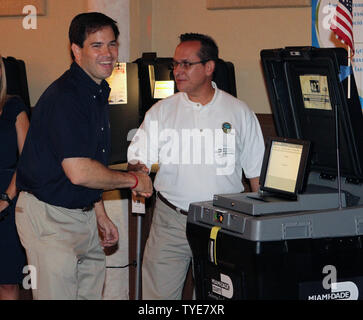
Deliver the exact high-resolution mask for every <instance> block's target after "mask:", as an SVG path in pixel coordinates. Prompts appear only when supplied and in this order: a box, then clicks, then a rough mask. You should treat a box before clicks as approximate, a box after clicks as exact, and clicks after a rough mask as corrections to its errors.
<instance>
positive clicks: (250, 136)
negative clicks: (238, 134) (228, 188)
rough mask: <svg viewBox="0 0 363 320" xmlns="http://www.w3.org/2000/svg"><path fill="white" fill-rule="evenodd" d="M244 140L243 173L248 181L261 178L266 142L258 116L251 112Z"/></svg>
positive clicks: (246, 123)
mask: <svg viewBox="0 0 363 320" xmlns="http://www.w3.org/2000/svg"><path fill="white" fill-rule="evenodd" d="M242 140H243V142H242V145H243V146H244V147H243V152H242V156H241V164H242V168H243V171H244V173H245V175H246V177H247V178H248V179H250V178H255V177H259V176H260V174H261V168H262V161H263V156H264V152H265V142H264V139H263V135H262V131H261V127H260V123H259V122H258V119H257V117H256V115H255V114H254V113H253V112H252V111H250V110H248V112H246V117H245V131H244V137H242Z"/></svg>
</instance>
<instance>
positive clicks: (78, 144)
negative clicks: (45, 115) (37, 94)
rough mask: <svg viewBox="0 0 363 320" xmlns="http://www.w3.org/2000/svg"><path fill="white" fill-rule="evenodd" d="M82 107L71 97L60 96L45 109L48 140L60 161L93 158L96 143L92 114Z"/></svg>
mask: <svg viewBox="0 0 363 320" xmlns="http://www.w3.org/2000/svg"><path fill="white" fill-rule="evenodd" d="M84 107H85V106H84V105H83V104H82V105H81V104H80V102H79V101H77V99H76V98H75V97H73V96H72V95H61V96H60V97H59V98H58V99H57V101H56V102H54V104H53V105H51V106H49V108H47V109H49V110H47V112H49V113H50V114H49V125H48V129H49V130H48V134H49V140H50V143H51V148H52V149H53V151H54V152H55V154H56V156H57V157H58V159H59V160H60V161H62V160H63V159H65V158H92V157H94V153H95V150H96V141H95V138H94V132H92V130H93V131H95V130H96V128H93V129H92V122H91V117H92V112H90V110H88V109H87V108H84ZM82 108H83V109H82Z"/></svg>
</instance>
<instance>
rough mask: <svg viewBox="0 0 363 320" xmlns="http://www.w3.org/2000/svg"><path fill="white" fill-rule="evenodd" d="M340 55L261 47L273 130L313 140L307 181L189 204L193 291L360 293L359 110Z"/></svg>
mask: <svg viewBox="0 0 363 320" xmlns="http://www.w3.org/2000/svg"><path fill="white" fill-rule="evenodd" d="M346 56H347V55H346V52H345V50H344V49H340V48H333V49H316V48H312V47H294V48H285V49H271V50H262V51H261V59H262V65H263V71H264V76H265V80H266V87H267V91H268V95H269V99H270V103H271V109H272V112H273V117H274V122H275V126H276V131H277V134H278V135H279V136H280V137H281V138H282V139H286V140H287V142H288V143H289V144H290V143H292V142H293V141H294V140H304V141H309V142H310V155H309V163H308V165H307V169H306V175H307V177H308V179H307V180H306V187H304V188H301V191H300V192H298V193H297V194H296V197H295V198H290V199H280V198H279V196H278V195H273V197H271V198H274V199H273V200H272V199H269V197H265V196H264V192H263V190H261V192H259V193H236V194H219V195H214V199H213V201H205V202H198V203H192V204H191V205H190V208H189V215H188V220H187V238H188V241H189V244H190V247H191V249H192V253H193V260H194V262H193V264H194V274H195V283H196V295H197V299H217V300H218V299H269V300H270V299H284V300H286V299H294V300H297V299H302V300H333V299H353V300H355V299H363V269H362V267H363V246H362V236H363V202H362V199H363V186H362V182H363V180H362V178H363V175H362V173H363V171H362V166H363V144H362V142H363V140H362V139H363V135H362V134H361V130H362V128H363V119H362V112H361V107H360V103H359V98H358V94H357V90H356V85H355V80H354V76H353V75H350V80H349V81H350V90H351V91H350V92H349V93H348V91H347V90H348V85H347V81H348V79H347V78H346V76H347V74H349V72H347V71H349V70H347V69H346V64H347V60H346ZM344 74H345V75H344ZM272 140H273V139H272ZM280 140H281V139H280ZM267 141H269V139H268V140H267ZM281 141H282V140H281ZM280 159H281V158H280ZM338 159H339V160H340V162H338ZM265 160H266V161H269V160H270V159H267V158H266V154H265V158H264V166H265V165H266V163H265ZM284 161H285V160H284ZM339 163H340V164H341V165H340V167H339ZM286 164H287V163H286ZM277 167H279V166H277ZM339 168H340V171H339V170H338V169H339ZM265 171H266V170H265ZM280 171H281V170H279V172H275V173H274V172H272V174H271V175H272V176H273V178H274V179H275V178H277V177H279V173H281V172H280ZM265 173H266V172H261V175H263V174H265ZM339 173H340V175H339ZM283 178H284V177H283V176H282V177H281V179H283ZM260 179H261V177H260ZM278 179H279V180H276V181H282V180H281V179H280V178H278ZM299 179H300V178H299ZM262 181H265V180H262ZM300 182H301V181H300Z"/></svg>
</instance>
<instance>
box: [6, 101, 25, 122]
mask: <svg viewBox="0 0 363 320" xmlns="http://www.w3.org/2000/svg"><path fill="white" fill-rule="evenodd" d="M6 109H7V110H6V111H7V113H8V117H9V118H11V119H13V120H14V121H16V118H17V116H18V115H19V114H20V113H22V112H23V111H25V112H26V113H27V115H28V116H29V108H28V107H27V106H26V105H25V103H24V102H23V100H22V99H21V98H20V97H18V96H14V97H12V98H10V99H9V100H8V102H7V103H6Z"/></svg>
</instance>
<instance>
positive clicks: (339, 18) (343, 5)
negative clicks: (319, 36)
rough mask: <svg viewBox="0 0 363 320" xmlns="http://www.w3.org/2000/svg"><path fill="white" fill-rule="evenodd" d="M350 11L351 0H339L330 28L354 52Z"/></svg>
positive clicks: (351, 10) (351, 14)
mask: <svg viewBox="0 0 363 320" xmlns="http://www.w3.org/2000/svg"><path fill="white" fill-rule="evenodd" d="M352 12H353V9H352V0H339V1H338V5H337V8H336V11H335V16H334V18H333V20H332V23H331V25H330V29H331V30H332V31H333V32H334V33H335V34H336V36H337V38H338V39H340V40H341V41H342V42H344V43H345V44H346V45H348V46H349V47H350V48H351V49H352V53H353V54H354V39H353V13H352Z"/></svg>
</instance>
